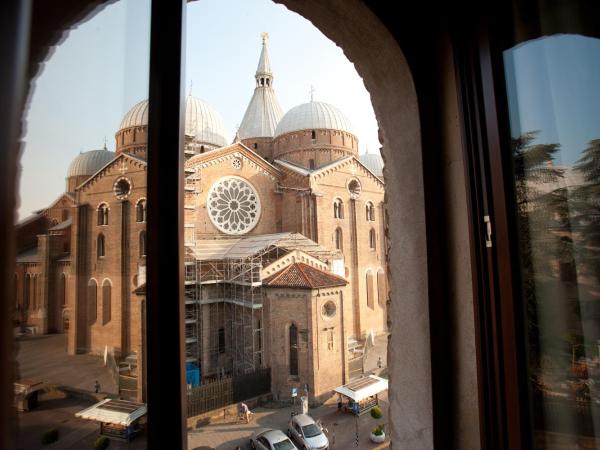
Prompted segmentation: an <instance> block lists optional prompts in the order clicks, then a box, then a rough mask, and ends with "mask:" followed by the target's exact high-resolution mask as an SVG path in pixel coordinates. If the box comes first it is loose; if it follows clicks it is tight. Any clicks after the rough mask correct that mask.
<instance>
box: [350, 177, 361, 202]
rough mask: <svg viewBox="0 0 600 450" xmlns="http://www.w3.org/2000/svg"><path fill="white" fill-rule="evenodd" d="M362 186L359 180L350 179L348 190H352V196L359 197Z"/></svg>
mask: <svg viewBox="0 0 600 450" xmlns="http://www.w3.org/2000/svg"><path fill="white" fill-rule="evenodd" d="M360 190H361V186H360V183H359V182H358V180H350V182H349V183H348V192H350V197H352V198H358V197H359V196H360Z"/></svg>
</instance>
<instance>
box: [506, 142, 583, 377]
mask: <svg viewBox="0 0 600 450" xmlns="http://www.w3.org/2000/svg"><path fill="white" fill-rule="evenodd" d="M537 134H538V132H537V131H532V132H528V133H525V134H523V135H521V136H519V137H517V138H514V139H513V140H512V152H513V164H514V170H515V193H516V204H517V214H518V226H519V244H520V252H521V270H522V272H521V273H522V281H523V294H524V301H525V307H526V316H527V333H528V343H529V362H530V369H531V372H532V374H534V375H535V374H536V373H537V372H538V370H539V368H540V365H541V360H542V357H543V354H544V353H545V352H543V350H544V349H548V350H549V349H550V348H555V349H556V344H555V342H556V341H557V340H558V341H560V340H562V339H561V338H560V337H559V336H554V335H553V330H552V329H551V328H552V327H545V326H544V323H543V321H542V320H541V316H542V313H543V312H544V308H548V307H549V306H550V305H549V302H551V300H550V296H549V295H548V293H550V292H556V289H555V285H556V283H557V281H558V280H557V267H560V265H561V263H571V264H572V262H573V246H572V240H571V239H570V221H569V208H568V201H567V194H568V193H567V190H566V188H565V187H564V186H562V185H561V184H562V183H560V181H561V180H562V179H563V177H564V170H563V169H560V168H558V167H556V166H555V165H554V160H555V157H556V154H557V152H558V151H559V150H560V144H556V143H555V144H538V143H534V141H535V139H536V137H537ZM572 307H573V308H576V305H572ZM557 338H558V339H557ZM563 342H564V341H563ZM549 356H555V352H553V354H552V355H549Z"/></svg>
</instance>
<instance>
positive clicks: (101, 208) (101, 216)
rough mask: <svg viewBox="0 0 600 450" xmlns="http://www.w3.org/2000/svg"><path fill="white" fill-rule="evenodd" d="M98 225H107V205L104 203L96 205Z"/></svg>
mask: <svg viewBox="0 0 600 450" xmlns="http://www.w3.org/2000/svg"><path fill="white" fill-rule="evenodd" d="M98 225H108V205H107V204H106V203H100V205H98Z"/></svg>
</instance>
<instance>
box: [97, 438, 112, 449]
mask: <svg viewBox="0 0 600 450" xmlns="http://www.w3.org/2000/svg"><path fill="white" fill-rule="evenodd" d="M109 445H110V439H108V438H107V437H106V436H98V439H96V443H95V444H94V450H105V449H107V448H108V446H109Z"/></svg>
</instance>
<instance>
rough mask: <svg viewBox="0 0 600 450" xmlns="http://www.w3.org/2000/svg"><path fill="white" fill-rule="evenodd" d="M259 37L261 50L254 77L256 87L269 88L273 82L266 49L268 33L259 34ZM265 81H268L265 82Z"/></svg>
mask: <svg viewBox="0 0 600 450" xmlns="http://www.w3.org/2000/svg"><path fill="white" fill-rule="evenodd" d="M260 37H261V38H262V50H261V52H260V58H258V67H256V74H255V75H254V76H255V77H256V85H257V86H271V85H272V81H273V72H272V71H271V61H270V60H269V50H268V49H267V41H268V40H269V33H267V32H263V33H261V34H260ZM261 79H262V81H261ZM267 80H269V81H268V82H267ZM261 83H262V84H261Z"/></svg>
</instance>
